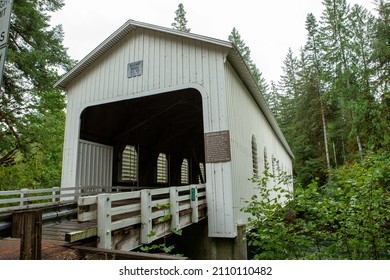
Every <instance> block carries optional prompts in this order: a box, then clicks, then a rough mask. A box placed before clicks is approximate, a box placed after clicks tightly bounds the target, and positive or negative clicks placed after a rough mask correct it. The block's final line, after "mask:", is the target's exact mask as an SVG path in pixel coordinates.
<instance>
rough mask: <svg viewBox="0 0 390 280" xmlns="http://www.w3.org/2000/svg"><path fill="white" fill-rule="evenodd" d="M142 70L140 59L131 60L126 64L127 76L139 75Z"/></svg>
mask: <svg viewBox="0 0 390 280" xmlns="http://www.w3.org/2000/svg"><path fill="white" fill-rule="evenodd" d="M143 71H144V62H143V61H142V60H140V61H136V62H131V63H129V64H128V65H127V78H134V77H137V76H141V75H142V73H143Z"/></svg>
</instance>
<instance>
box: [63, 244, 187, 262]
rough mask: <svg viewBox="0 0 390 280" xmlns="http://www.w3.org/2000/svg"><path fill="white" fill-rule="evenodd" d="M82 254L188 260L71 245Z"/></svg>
mask: <svg viewBox="0 0 390 280" xmlns="http://www.w3.org/2000/svg"><path fill="white" fill-rule="evenodd" d="M70 248H72V249H76V250H78V251H79V252H80V253H82V254H92V255H94V256H98V257H100V258H102V259H107V260H186V259H187V258H186V257H177V256H171V255H162V254H148V253H141V252H126V251H118V250H111V249H99V248H93V247H87V246H71V247H70Z"/></svg>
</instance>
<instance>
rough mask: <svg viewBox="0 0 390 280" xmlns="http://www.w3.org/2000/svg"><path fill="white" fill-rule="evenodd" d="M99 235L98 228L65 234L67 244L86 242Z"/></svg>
mask: <svg viewBox="0 0 390 280" xmlns="http://www.w3.org/2000/svg"><path fill="white" fill-rule="evenodd" d="M96 235H97V227H92V228H87V229H83V230H78V231H73V232H68V233H66V234H65V241H66V242H70V243H73V242H76V241H80V240H84V239H87V238H90V237H94V236H96Z"/></svg>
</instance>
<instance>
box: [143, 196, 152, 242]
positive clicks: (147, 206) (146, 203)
mask: <svg viewBox="0 0 390 280" xmlns="http://www.w3.org/2000/svg"><path fill="white" fill-rule="evenodd" d="M151 216H152V194H151V191H150V190H148V189H144V190H141V243H144V244H148V243H150V242H151V240H152V239H151V232H152V229H153V227H152V218H151Z"/></svg>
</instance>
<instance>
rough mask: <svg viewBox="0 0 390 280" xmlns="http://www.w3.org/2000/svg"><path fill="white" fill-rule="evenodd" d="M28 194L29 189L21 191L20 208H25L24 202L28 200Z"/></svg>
mask: <svg viewBox="0 0 390 280" xmlns="http://www.w3.org/2000/svg"><path fill="white" fill-rule="evenodd" d="M27 193H28V189H21V190H20V203H19V206H24V200H25V198H26V194H27Z"/></svg>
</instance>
